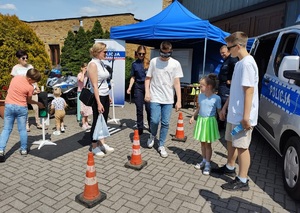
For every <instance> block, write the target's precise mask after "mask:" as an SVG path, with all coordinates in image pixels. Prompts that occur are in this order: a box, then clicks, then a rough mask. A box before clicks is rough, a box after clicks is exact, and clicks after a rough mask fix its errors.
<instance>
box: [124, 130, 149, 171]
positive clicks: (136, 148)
mask: <svg viewBox="0 0 300 213" xmlns="http://www.w3.org/2000/svg"><path fill="white" fill-rule="evenodd" d="M146 165H147V161H143V160H142V155H141V147H140V136H139V131H138V130H137V129H136V130H134V136H133V144H132V155H131V158H130V161H128V162H127V163H125V167H126V168H131V169H135V170H141V169H142V168H143V167H144V166H146Z"/></svg>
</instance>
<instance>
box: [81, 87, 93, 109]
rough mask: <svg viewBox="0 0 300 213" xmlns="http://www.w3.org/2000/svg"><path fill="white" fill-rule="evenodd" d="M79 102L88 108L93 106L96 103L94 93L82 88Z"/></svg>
mask: <svg viewBox="0 0 300 213" xmlns="http://www.w3.org/2000/svg"><path fill="white" fill-rule="evenodd" d="M79 100H80V101H81V102H82V103H84V105H86V106H92V105H93V104H94V101H95V96H94V93H92V92H91V91H90V90H89V89H88V88H82V90H81V93H80V96H79Z"/></svg>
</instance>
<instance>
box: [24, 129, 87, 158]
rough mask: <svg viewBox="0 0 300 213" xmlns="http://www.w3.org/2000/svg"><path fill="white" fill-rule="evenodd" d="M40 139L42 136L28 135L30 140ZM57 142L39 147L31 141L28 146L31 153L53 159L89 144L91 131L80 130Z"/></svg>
mask: <svg viewBox="0 0 300 213" xmlns="http://www.w3.org/2000/svg"><path fill="white" fill-rule="evenodd" d="M47 136H48V137H47ZM47 138H48V139H49V134H47V135H46V139H47ZM40 139H41V136H38V137H37V136H34V137H32V136H29V137H28V141H39V140H40ZM55 143H56V144H57V145H45V146H43V147H41V149H38V145H33V144H32V142H31V143H29V144H28V147H30V149H31V151H30V152H29V154H30V155H34V156H36V157H40V158H44V159H46V160H50V161H51V160H53V159H55V158H58V157H61V156H63V155H65V154H67V153H69V152H73V151H75V150H77V149H80V148H82V147H84V146H89V145H90V143H91V140H90V133H86V132H80V133H78V134H75V135H72V136H70V137H68V138H62V139H61V140H58V141H55ZM33 148H34V149H33Z"/></svg>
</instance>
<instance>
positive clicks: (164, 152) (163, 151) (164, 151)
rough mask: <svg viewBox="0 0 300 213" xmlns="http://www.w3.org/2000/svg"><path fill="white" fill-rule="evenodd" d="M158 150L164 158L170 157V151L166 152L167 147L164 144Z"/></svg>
mask: <svg viewBox="0 0 300 213" xmlns="http://www.w3.org/2000/svg"><path fill="white" fill-rule="evenodd" d="M158 152H159V153H160V156H161V157H162V158H166V157H168V153H167V152H166V149H165V147H164V146H160V147H158Z"/></svg>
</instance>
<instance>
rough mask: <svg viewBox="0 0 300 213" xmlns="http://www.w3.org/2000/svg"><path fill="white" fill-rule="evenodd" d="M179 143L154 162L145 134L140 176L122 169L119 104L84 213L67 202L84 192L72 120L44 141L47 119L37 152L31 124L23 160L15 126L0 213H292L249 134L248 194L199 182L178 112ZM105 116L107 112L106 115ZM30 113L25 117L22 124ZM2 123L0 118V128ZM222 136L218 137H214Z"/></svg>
mask: <svg viewBox="0 0 300 213" xmlns="http://www.w3.org/2000/svg"><path fill="white" fill-rule="evenodd" d="M182 112H183V116H184V131H185V135H186V136H187V138H188V139H187V141H186V142H176V141H172V140H171V136H168V138H167V141H166V149H167V152H168V153H169V157H168V158H161V157H160V156H159V154H158V152H157V151H156V149H155V148H157V146H155V148H154V149H148V148H146V141H147V138H148V137H149V133H148V131H147V130H145V132H144V134H143V135H142V136H141V138H140V143H141V152H142V159H143V160H146V161H147V162H148V165H147V166H146V167H144V168H143V169H142V170H140V171H135V170H132V169H128V168H125V167H124V164H125V163H126V162H127V161H128V158H129V157H130V156H131V151H132V142H131V139H132V136H133V126H134V125H135V117H136V116H135V105H134V104H130V103H128V102H126V104H125V106H124V107H123V108H121V107H116V108H115V118H116V119H120V123H121V125H113V124H110V125H109V126H110V128H116V130H117V129H120V130H119V131H116V130H115V131H114V133H113V134H112V135H111V136H110V137H109V138H108V140H107V143H108V144H109V145H110V146H112V147H114V148H115V152H113V153H111V154H108V155H106V156H105V157H103V158H97V157H95V167H96V176H97V180H98V185H99V189H100V190H101V191H104V192H105V193H106V194H107V199H106V200H104V201H103V202H102V203H100V204H99V205H96V206H95V207H93V208H91V209H88V208H85V207H84V206H82V205H80V204H78V203H77V202H75V197H76V195H78V194H80V193H82V192H83V190H84V183H85V172H86V163H87V156H88V148H89V143H90V140H89V133H85V132H84V131H82V129H81V128H80V127H79V123H78V122H77V121H76V116H75V115H74V114H69V115H67V116H66V119H65V125H66V132H65V133H64V134H62V135H60V136H54V135H52V132H53V130H52V128H53V127H54V126H55V123H54V120H53V119H51V122H50V126H49V128H48V130H46V133H47V134H46V135H45V139H47V140H51V141H52V142H54V143H56V144H57V145H55V146H54V145H47V146H43V147H42V148H41V149H38V146H37V145H33V144H32V143H33V142H34V141H39V140H41V139H43V138H42V131H41V130H38V129H36V127H35V126H33V125H32V126H31V132H30V133H29V137H28V144H29V147H30V149H31V151H30V153H29V154H28V156H26V157H25V156H21V155H20V154H19V151H18V149H19V146H20V144H19V135H18V131H17V127H16V125H15V128H14V130H13V132H12V134H11V137H10V139H9V142H8V146H7V150H6V151H7V159H6V162H5V163H0V171H1V173H0V212H6V213H9V212H12V213H15V212H30V213H34V212H42V213H45V212H46V213H48V212H49V213H51V212H105V213H110V212H121V213H126V212H130V213H134V212H143V213H147V212H162V213H168V212H180V213H185V212H190V213H193V212H278V213H283V212H300V204H299V203H297V202H295V201H294V200H292V199H291V198H290V197H289V196H288V195H287V193H286V192H285V190H284V188H283V181H282V175H281V171H282V163H281V158H280V157H279V155H278V154H277V153H276V152H275V151H274V150H273V149H272V147H271V146H270V145H269V144H267V142H266V141H265V140H264V139H263V138H262V137H261V136H260V135H259V134H258V133H257V132H256V131H255V132H254V135H253V142H252V144H251V147H250V151H251V158H252V164H251V167H250V171H249V178H250V190H249V191H247V192H228V191H225V190H222V188H221V187H220V186H221V185H222V184H223V183H225V182H226V181H228V180H230V178H228V177H224V176H204V175H202V173H201V171H199V170H195V169H194V165H195V164H196V163H197V162H199V161H200V160H201V149H200V144H199V142H197V141H195V140H194V139H193V137H192V133H193V127H194V126H193V125H189V124H188V121H189V118H190V116H191V115H192V113H193V109H192V108H188V109H183V110H182ZM110 116H112V109H111V111H110ZM32 119H33V115H32V113H31V117H30V121H31V122H32ZM177 119H178V113H177V112H175V110H174V111H173V113H172V118H171V125H170V129H169V133H170V134H175V131H176V125H177ZM2 127H3V120H2V119H1V120H0V129H2ZM223 135H224V132H221V136H223ZM226 156H227V152H226V143H225V142H224V139H223V138H221V139H220V141H219V142H216V143H214V144H213V155H212V166H217V165H222V164H225V163H226Z"/></svg>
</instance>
